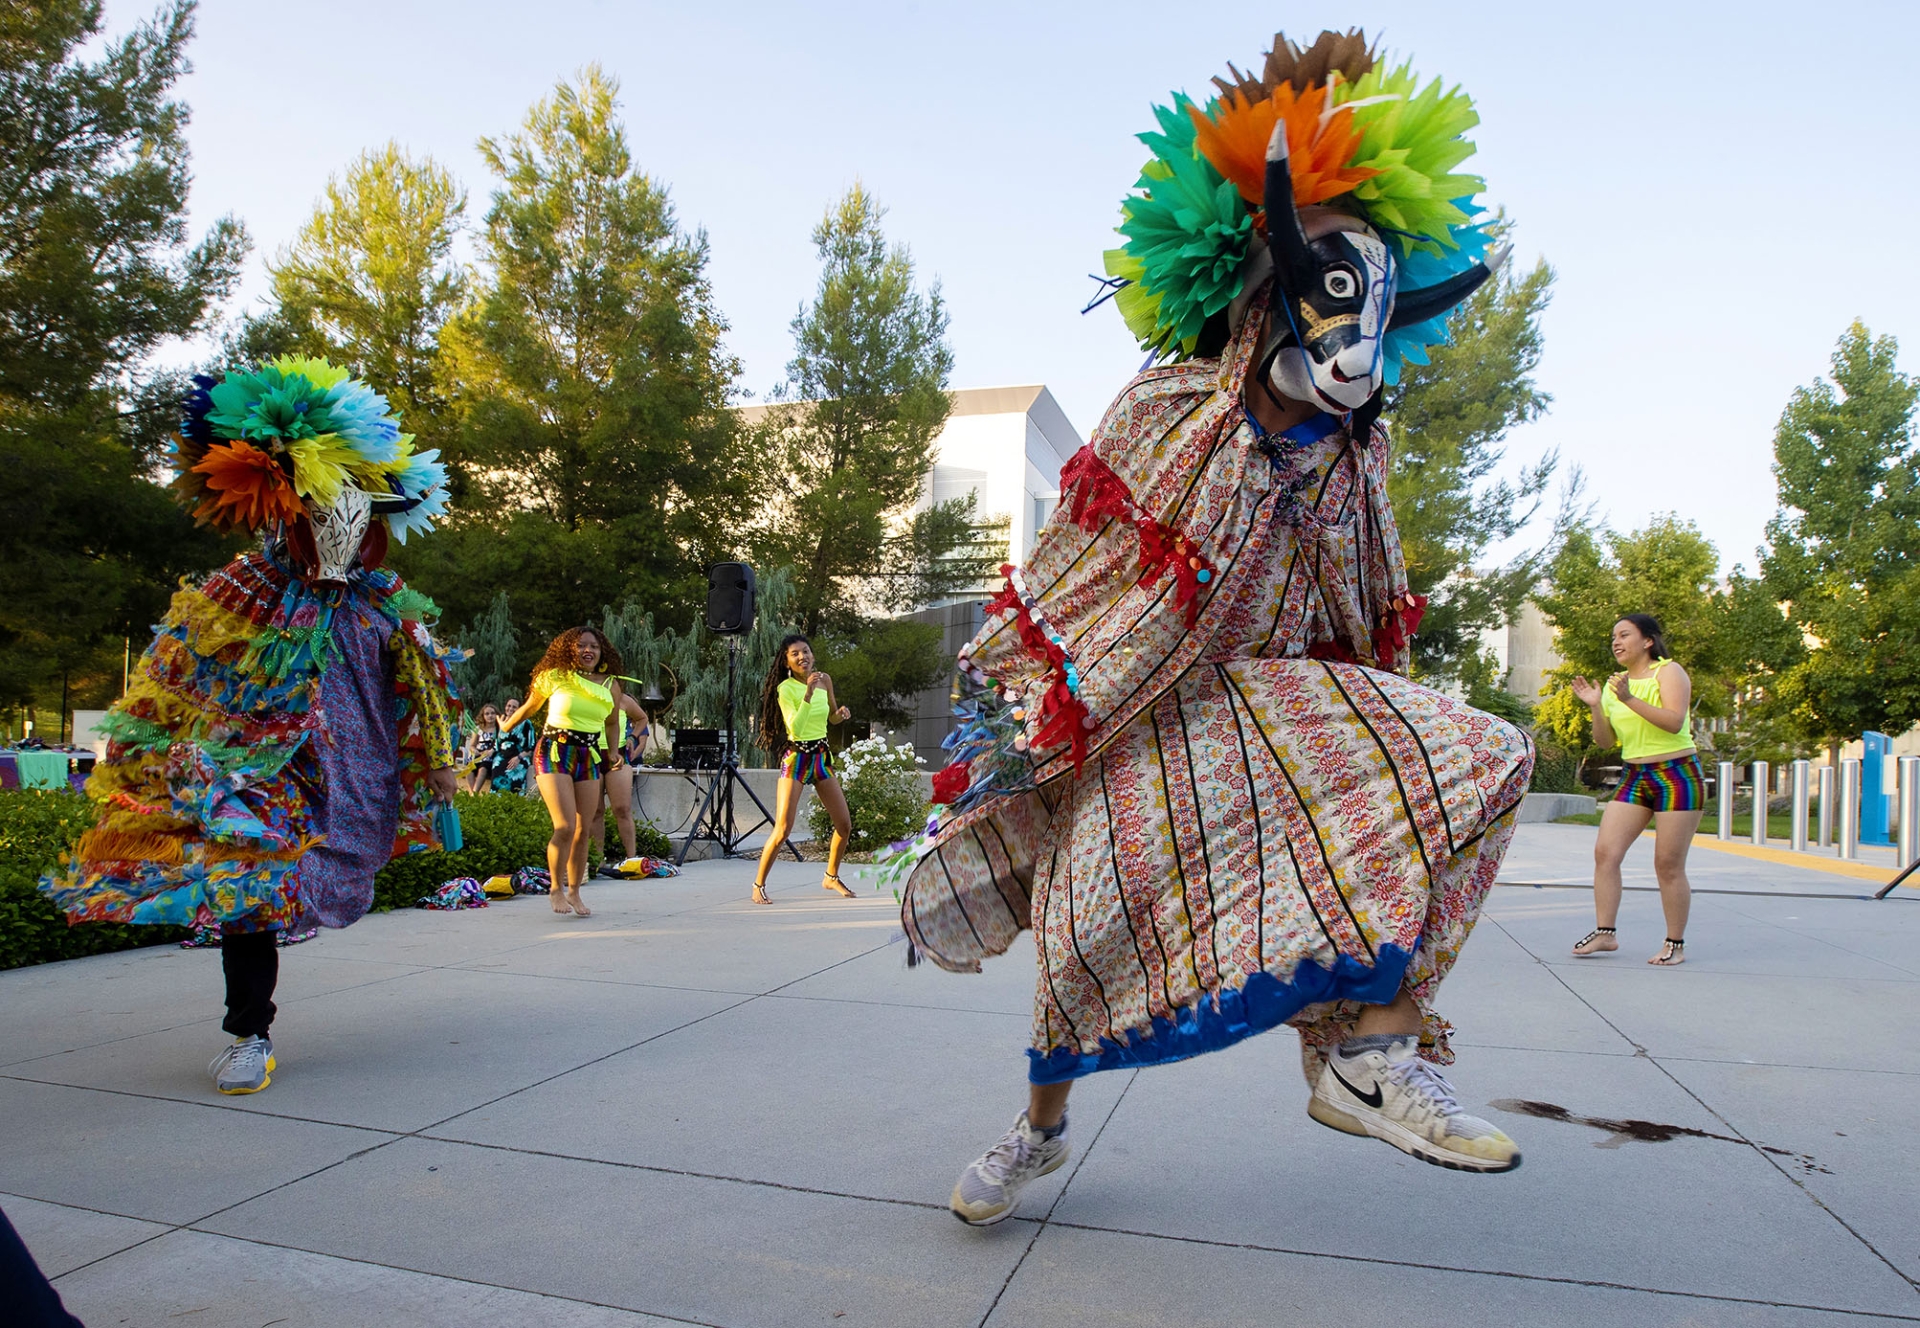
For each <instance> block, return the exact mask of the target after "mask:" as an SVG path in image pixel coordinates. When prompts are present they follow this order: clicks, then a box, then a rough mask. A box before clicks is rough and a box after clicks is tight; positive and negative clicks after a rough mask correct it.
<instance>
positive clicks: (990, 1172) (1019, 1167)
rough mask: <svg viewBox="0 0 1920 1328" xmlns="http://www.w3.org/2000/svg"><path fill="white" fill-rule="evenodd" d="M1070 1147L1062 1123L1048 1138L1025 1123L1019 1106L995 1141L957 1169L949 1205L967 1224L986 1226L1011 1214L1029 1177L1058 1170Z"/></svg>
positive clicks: (1024, 1116)
mask: <svg viewBox="0 0 1920 1328" xmlns="http://www.w3.org/2000/svg"><path fill="white" fill-rule="evenodd" d="M1061 1124H1062V1126H1064V1125H1065V1124H1066V1122H1065V1120H1064V1119H1063V1120H1062V1121H1061ZM1070 1151H1071V1150H1070V1149H1069V1148H1068V1147H1067V1132H1066V1130H1065V1129H1064V1128H1063V1129H1062V1130H1061V1131H1060V1133H1059V1134H1056V1135H1055V1136H1053V1138H1051V1139H1049V1138H1047V1136H1046V1135H1044V1134H1042V1133H1041V1132H1040V1131H1038V1130H1036V1129H1034V1128H1033V1126H1031V1125H1029V1124H1027V1113H1026V1112H1024V1111H1023V1112H1021V1113H1020V1119H1019V1120H1017V1121H1015V1122H1014V1123H1013V1128H1012V1129H1010V1130H1008V1131H1007V1132H1006V1133H1005V1134H1003V1135H1001V1136H1000V1142H999V1143H997V1144H995V1145H994V1146H993V1147H991V1148H989V1149H988V1150H987V1151H986V1152H985V1153H984V1154H983V1155H982V1156H981V1157H980V1158H979V1159H978V1160H977V1161H975V1162H973V1163H971V1164H970V1165H969V1166H968V1167H967V1169H966V1170H965V1171H963V1172H961V1173H960V1181H959V1183H958V1184H956V1185H955V1186H954V1187H953V1198H952V1199H950V1200H948V1206H949V1207H951V1208H952V1209H953V1215H954V1216H955V1217H957V1218H959V1219H960V1220H961V1221H962V1222H965V1223H967V1224H968V1225H969V1226H976V1227H990V1226H992V1225H993V1224H994V1223H995V1222H999V1221H1003V1220H1004V1219H1006V1218H1008V1217H1011V1216H1012V1215H1013V1206H1014V1205H1015V1204H1016V1203H1018V1202H1019V1200H1020V1191H1021V1190H1023V1189H1025V1188H1026V1187H1027V1182H1029V1181H1033V1180H1038V1179H1039V1178H1040V1177H1042V1176H1046V1175H1051V1174H1052V1173H1053V1172H1056V1171H1058V1170H1059V1169H1060V1168H1061V1166H1062V1165H1064V1164H1065V1162H1066V1160H1067V1154H1068V1153H1069V1152H1070Z"/></svg>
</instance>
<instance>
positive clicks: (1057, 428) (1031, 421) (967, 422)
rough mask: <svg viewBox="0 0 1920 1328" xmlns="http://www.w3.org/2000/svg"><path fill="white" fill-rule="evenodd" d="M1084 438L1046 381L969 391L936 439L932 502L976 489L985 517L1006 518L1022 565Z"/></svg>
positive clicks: (957, 399) (961, 394)
mask: <svg viewBox="0 0 1920 1328" xmlns="http://www.w3.org/2000/svg"><path fill="white" fill-rule="evenodd" d="M1081 442H1082V440H1081V438H1080V435H1079V433H1078V431H1076V430H1075V429H1074V427H1073V425H1072V424H1071V423H1070V422H1069V421H1068V419H1067V417H1066V413H1065V412H1064V411H1062V410H1061V409H1060V405H1059V403H1058V402H1056V401H1055V400H1054V399H1053V393H1051V392H1049V391H1047V389H1046V388H1045V387H1043V386H1040V385H1038V384H1034V385H1027V386H1021V387H984V388H965V389H962V390H960V391H958V392H955V393H954V394H953V413H952V414H951V415H950V416H948V417H947V423H946V427H945V428H944V429H942V430H941V432H940V436H939V437H938V438H937V439H935V440H934V463H933V473H932V475H931V476H929V478H928V485H927V497H926V501H927V502H929V503H933V502H943V501H946V500H947V499H950V498H957V497H960V496H961V495H963V494H965V493H966V492H967V491H968V490H972V491H973V492H974V493H975V494H976V495H977V496H978V511H979V513H980V515H981V516H982V517H996V516H1004V517H1006V518H1007V520H1008V523H1009V532H1008V533H1009V543H1010V545H1011V549H1010V553H1011V556H1012V557H1013V559H1014V560H1015V561H1016V562H1017V561H1020V560H1022V559H1024V558H1025V557H1026V555H1027V553H1028V551H1029V550H1031V549H1032V548H1033V541H1034V538H1035V536H1037V535H1038V534H1039V533H1040V527H1041V526H1043V525H1045V524H1046V522H1047V519H1048V518H1049V517H1051V516H1052V515H1053V510H1054V508H1056V507H1058V506H1059V504H1060V467H1061V466H1063V465H1065V464H1066V462H1067V460H1068V458H1070V457H1071V456H1072V455H1073V454H1074V453H1075V452H1077V451H1079V450H1080V447H1081Z"/></svg>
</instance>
